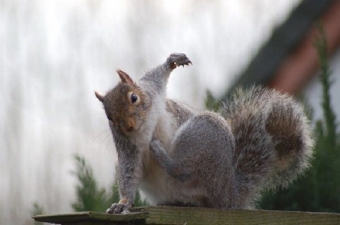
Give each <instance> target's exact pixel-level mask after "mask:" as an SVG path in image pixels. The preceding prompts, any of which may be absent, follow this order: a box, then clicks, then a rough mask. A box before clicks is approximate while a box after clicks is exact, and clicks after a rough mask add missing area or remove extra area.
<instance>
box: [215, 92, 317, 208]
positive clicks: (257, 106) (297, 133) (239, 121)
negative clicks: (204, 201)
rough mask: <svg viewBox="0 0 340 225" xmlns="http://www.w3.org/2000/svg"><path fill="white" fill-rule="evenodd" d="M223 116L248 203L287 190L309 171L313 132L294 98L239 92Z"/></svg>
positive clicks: (269, 93)
mask: <svg viewBox="0 0 340 225" xmlns="http://www.w3.org/2000/svg"><path fill="white" fill-rule="evenodd" d="M221 113H222V115H223V116H224V117H225V118H226V119H227V121H228V123H229V124H230V126H231V129H232V133H233V134H234V137H235V143H236V149H235V155H234V157H233V163H234V166H235V172H236V176H237V180H239V188H240V189H239V190H240V192H241V193H240V196H242V198H244V200H245V201H247V199H252V200H254V198H256V196H257V195H258V193H259V192H260V191H261V190H262V189H264V188H267V189H268V188H275V187H277V186H286V185H287V184H289V183H290V182H291V181H292V180H293V179H294V178H295V177H296V176H297V175H299V174H301V172H303V171H304V170H305V169H306V168H308V166H309V165H308V161H309V159H310V157H311V155H312V146H313V141H312V138H311V131H310V128H309V125H308V119H307V117H306V115H305V113H304V110H303V107H302V106H301V105H300V104H299V103H297V102H296V101H295V100H294V99H293V98H292V97H290V96H288V95H286V94H281V93H279V92H278V91H275V90H270V89H266V88H262V87H253V88H250V89H248V90H246V91H244V90H241V89H239V90H237V91H236V92H235V93H234V95H233V96H232V98H231V100H230V101H229V102H228V103H227V104H226V106H225V107H224V108H223V109H222V110H221ZM249 197H250V198H249ZM249 204H250V205H251V202H249Z"/></svg>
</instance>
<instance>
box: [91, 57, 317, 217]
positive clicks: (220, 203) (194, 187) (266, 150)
mask: <svg viewBox="0 0 340 225" xmlns="http://www.w3.org/2000/svg"><path fill="white" fill-rule="evenodd" d="M190 63H191V62H190V60H189V59H188V58H187V57H186V56H185V55H184V54H172V55H170V56H169V58H168V59H167V60H166V62H165V63H164V64H162V65H161V66H158V67H156V68H155V69H153V70H151V71H149V72H147V73H146V74H145V75H144V77H142V78H141V79H140V80H139V82H138V83H131V82H132V80H131V81H130V78H129V77H128V76H127V78H124V77H123V78H124V79H123V84H118V85H117V87H116V88H114V89H113V90H112V91H110V92H109V93H107V94H106V96H105V97H103V96H99V97H98V96H97V98H98V99H99V100H101V101H102V102H103V104H104V108H105V111H106V114H107V115H108V117H109V116H110V115H113V116H114V118H116V120H115V121H114V123H112V122H110V126H111V130H112V134H113V137H114V140H115V144H116V148H117V152H118V164H119V165H118V167H119V172H118V174H119V175H118V176H119V190H120V196H121V201H120V203H118V204H116V203H115V204H113V205H112V206H111V207H110V208H109V209H108V213H125V212H128V210H129V208H130V207H131V206H132V204H133V200H134V196H135V192H136V189H137V187H138V188H139V190H140V192H141V194H142V196H143V197H144V198H145V199H146V200H147V201H148V202H149V203H150V204H154V205H189V206H200V207H215V208H251V207H253V204H254V200H255V199H257V198H258V197H259V193H260V191H261V190H263V189H264V188H275V187H277V186H286V185H287V184H289V183H290V182H291V181H292V180H293V179H295V178H296V177H297V176H298V175H299V174H301V173H302V172H303V171H305V170H306V168H308V166H309V164H308V162H309V159H310V158H311V155H312V150H311V149H312V145H313V141H312V139H311V132H310V128H309V126H308V120H307V118H306V116H305V114H304V112H303V109H302V107H301V106H300V104H298V103H297V102H295V101H294V100H293V99H292V98H291V97H289V96H287V95H283V94H280V93H278V92H276V91H273V90H268V89H265V88H261V87H257V88H255V87H254V88H251V89H250V90H247V91H242V90H239V91H237V92H236V93H235V95H234V96H233V98H232V99H231V101H230V102H229V103H227V104H226V106H225V107H224V108H223V109H221V112H220V113H219V114H217V113H213V112H208V111H196V110H193V109H192V108H191V107H189V106H187V105H185V104H182V103H179V102H176V101H173V100H168V99H166V94H165V90H166V83H167V80H168V78H169V75H170V73H171V71H172V70H173V69H175V68H176V67H177V66H180V65H183V66H184V65H188V64H190ZM121 73H122V72H121ZM124 81H125V82H124ZM125 89H127V90H130V91H135V93H138V94H139V95H140V96H141V98H142V99H141V103H140V104H139V105H133V104H131V103H129V102H126V101H127V100H126V92H127V91H123V90H125ZM120 90H121V91H120ZM120 92H122V93H120ZM131 110H132V111H131ZM131 120H132V121H134V122H135V123H133V124H136V128H135V129H134V130H133V131H131V129H125V127H124V124H129V122H126V121H131ZM122 121H123V122H122ZM124 121H125V122H124ZM125 200H127V201H125Z"/></svg>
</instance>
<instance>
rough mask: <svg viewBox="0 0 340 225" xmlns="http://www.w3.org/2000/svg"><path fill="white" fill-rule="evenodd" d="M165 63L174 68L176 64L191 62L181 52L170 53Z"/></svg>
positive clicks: (181, 64) (182, 64)
mask: <svg viewBox="0 0 340 225" xmlns="http://www.w3.org/2000/svg"><path fill="white" fill-rule="evenodd" d="M165 64H166V65H167V66H168V67H169V68H170V69H175V68H176V67H177V66H183V67H184V65H187V66H188V65H189V64H192V62H191V61H190V59H189V58H188V57H187V56H186V55H185V54H183V53H172V54H171V55H170V56H169V57H168V58H167V60H166V62H165Z"/></svg>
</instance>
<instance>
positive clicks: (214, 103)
mask: <svg viewBox="0 0 340 225" xmlns="http://www.w3.org/2000/svg"><path fill="white" fill-rule="evenodd" d="M220 107H221V102H220V101H218V100H217V99H216V98H215V97H214V96H213V95H212V93H211V91H210V90H207V97H206V99H205V108H206V109H208V110H211V111H214V112H217V111H218V110H219V109H220Z"/></svg>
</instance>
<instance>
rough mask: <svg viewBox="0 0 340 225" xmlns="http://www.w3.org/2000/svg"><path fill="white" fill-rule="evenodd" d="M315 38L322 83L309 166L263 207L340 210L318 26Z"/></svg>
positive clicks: (335, 143)
mask: <svg viewBox="0 0 340 225" xmlns="http://www.w3.org/2000/svg"><path fill="white" fill-rule="evenodd" d="M318 29H319V36H318V38H317V39H316V41H315V48H316V50H317V53H318V56H319V61H320V69H321V76H320V82H321V84H322V110H323V118H322V119H321V120H319V121H317V122H316V124H315V128H314V133H315V141H316V143H315V149H314V160H313V162H312V167H311V168H310V169H309V170H308V172H307V173H306V174H305V176H304V177H303V178H302V179H299V181H298V182H296V183H295V184H294V185H292V186H291V187H290V188H289V189H287V190H280V191H278V192H277V193H275V194H274V193H268V194H267V195H266V196H265V197H264V198H263V199H262V201H261V202H260V207H261V208H264V209H277V210H302V211H325V212H340V176H339V174H340V163H339V162H340V142H339V140H340V134H338V133H337V123H336V116H335V114H334V111H333V109H332V106H331V103H330V100H331V96H330V87H331V83H332V82H331V73H330V71H329V65H328V62H327V40H326V38H325V33H324V31H323V28H322V26H321V25H319V26H318Z"/></svg>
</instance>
